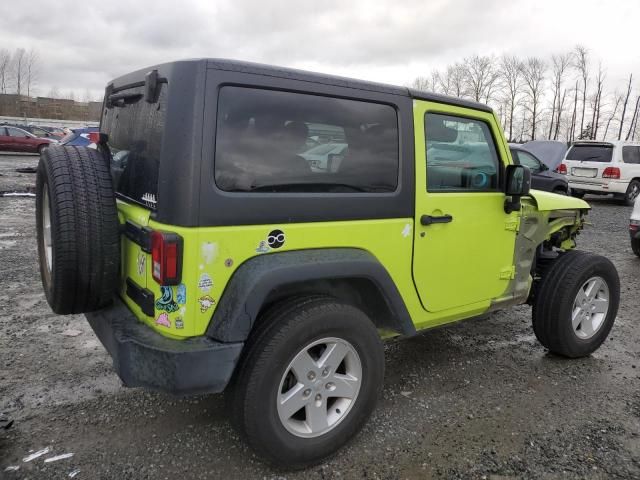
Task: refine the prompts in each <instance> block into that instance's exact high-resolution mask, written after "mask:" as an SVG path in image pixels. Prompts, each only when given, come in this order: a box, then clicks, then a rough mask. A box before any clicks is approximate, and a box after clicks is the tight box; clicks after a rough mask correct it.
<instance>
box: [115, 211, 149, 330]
mask: <svg viewBox="0 0 640 480" xmlns="http://www.w3.org/2000/svg"><path fill="white" fill-rule="evenodd" d="M117 203H118V217H119V220H120V225H123V229H124V230H123V231H124V234H123V235H121V236H120V241H121V247H122V259H121V265H120V291H121V293H122V295H121V296H122V298H124V299H125V301H126V302H127V304H129V306H130V307H131V308H132V309H133V310H134V311H136V313H138V314H139V318H140V316H142V315H144V313H143V312H142V309H141V308H140V306H139V305H138V303H139V302H133V301H132V300H133V298H134V297H135V296H136V290H137V289H139V290H140V291H141V290H143V289H146V288H147V278H148V276H149V273H150V270H149V269H150V268H151V267H150V265H151V254H150V253H147V252H145V251H143V249H142V247H141V245H140V243H143V242H136V241H135V235H136V234H137V232H139V233H142V231H143V229H144V228H145V227H147V226H148V224H149V215H150V213H151V212H150V210H147V209H146V208H143V207H141V206H140V205H136V204H134V203H128V202H124V201H122V200H118V201H117ZM127 279H128V281H127ZM131 282H133V284H131ZM127 291H129V293H128V294H127ZM138 293H139V292H138Z"/></svg>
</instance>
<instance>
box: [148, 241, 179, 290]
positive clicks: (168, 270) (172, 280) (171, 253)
mask: <svg viewBox="0 0 640 480" xmlns="http://www.w3.org/2000/svg"><path fill="white" fill-rule="evenodd" d="M151 275H152V276H153V279H154V280H155V281H156V282H158V283H159V284H160V285H178V284H180V280H181V276H182V237H181V236H180V235H177V234H175V233H169V232H158V231H154V232H151Z"/></svg>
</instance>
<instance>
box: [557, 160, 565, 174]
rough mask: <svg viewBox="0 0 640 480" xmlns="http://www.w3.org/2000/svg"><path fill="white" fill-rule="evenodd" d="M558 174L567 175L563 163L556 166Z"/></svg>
mask: <svg viewBox="0 0 640 480" xmlns="http://www.w3.org/2000/svg"><path fill="white" fill-rule="evenodd" d="M557 170H558V173H561V174H563V175H566V174H567V166H566V165H565V164H564V163H561V164H560V165H558V169H557Z"/></svg>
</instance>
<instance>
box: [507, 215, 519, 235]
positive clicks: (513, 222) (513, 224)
mask: <svg viewBox="0 0 640 480" xmlns="http://www.w3.org/2000/svg"><path fill="white" fill-rule="evenodd" d="M504 229H505V230H509V231H511V232H517V231H519V230H520V217H518V218H515V219H513V218H512V219H509V220H507V221H506V222H504Z"/></svg>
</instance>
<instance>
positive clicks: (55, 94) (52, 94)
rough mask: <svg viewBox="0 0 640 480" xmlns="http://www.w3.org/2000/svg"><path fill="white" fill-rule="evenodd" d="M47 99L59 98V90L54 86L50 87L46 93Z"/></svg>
mask: <svg viewBox="0 0 640 480" xmlns="http://www.w3.org/2000/svg"><path fill="white" fill-rule="evenodd" d="M47 97H49V98H60V90H58V87H56V86H55V85H54V86H53V87H51V89H50V90H49V93H47Z"/></svg>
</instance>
